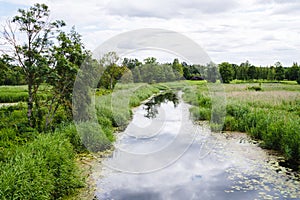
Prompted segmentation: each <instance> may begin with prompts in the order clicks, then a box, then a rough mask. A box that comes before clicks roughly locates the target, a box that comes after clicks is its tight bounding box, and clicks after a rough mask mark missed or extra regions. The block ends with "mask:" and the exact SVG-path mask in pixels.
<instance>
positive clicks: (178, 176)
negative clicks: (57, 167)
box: [94, 94, 300, 200]
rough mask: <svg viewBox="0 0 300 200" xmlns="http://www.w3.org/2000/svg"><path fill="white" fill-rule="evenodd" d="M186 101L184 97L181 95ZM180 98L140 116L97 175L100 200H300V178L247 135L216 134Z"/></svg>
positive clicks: (148, 107)
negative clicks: (195, 118) (193, 118)
mask: <svg viewBox="0 0 300 200" xmlns="http://www.w3.org/2000/svg"><path fill="white" fill-rule="evenodd" d="M179 96H180V95H179ZM188 109H189V106H188V105H187V104H185V103H183V102H182V101H181V100H180V98H179V97H177V96H176V95H174V94H166V95H161V96H159V97H156V98H154V99H151V100H150V101H149V102H148V103H146V104H145V105H142V106H140V107H138V108H136V109H135V110H134V117H133V120H132V122H131V123H130V124H129V126H128V127H127V129H126V130H125V131H124V132H123V133H120V134H119V136H118V139H117V142H116V144H115V146H116V149H115V150H114V152H113V154H112V155H111V156H109V157H108V158H106V159H104V161H103V163H102V164H101V165H99V167H101V173H100V174H101V176H99V171H98V173H97V172H96V173H95V174H94V176H95V178H96V179H97V191H96V196H97V198H98V199H101V200H102V199H114V200H119V199H120V200H121V199H122V200H127V199H128V200H135V199H138V200H143V199H145V200H165V199H170V200H171V199H172V200H173V199H174V200H176V199H178V200H182V199H203V200H209V199H213V200H217V199H222V200H223V199H230V200H240V199H243V200H247V199H249V200H250V199H300V189H299V188H300V184H299V177H297V175H296V174H294V173H293V172H292V170H290V169H288V168H284V167H281V166H279V165H278V162H277V158H276V157H275V156H271V155H269V154H268V153H267V152H266V151H265V150H263V149H261V148H259V147H258V146H257V145H256V144H255V143H254V142H253V141H251V140H250V139H249V138H248V137H247V136H246V135H245V134H241V133H226V134H221V133H211V131H210V130H209V129H208V128H207V126H206V125H205V124H202V125H199V124H198V125H196V124H194V123H193V122H192V121H191V120H190V118H189V112H188Z"/></svg>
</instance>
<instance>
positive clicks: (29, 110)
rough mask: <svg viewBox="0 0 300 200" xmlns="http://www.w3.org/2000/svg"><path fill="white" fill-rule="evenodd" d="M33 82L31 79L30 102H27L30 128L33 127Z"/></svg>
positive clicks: (29, 87) (29, 82)
mask: <svg viewBox="0 0 300 200" xmlns="http://www.w3.org/2000/svg"><path fill="white" fill-rule="evenodd" d="M32 86H33V80H32V78H31V77H29V79H28V101H27V106H28V107H27V119H28V123H29V126H30V127H33V120H32V111H33V93H32V89H33V88H32Z"/></svg>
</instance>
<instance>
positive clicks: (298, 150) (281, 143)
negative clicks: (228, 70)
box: [184, 83, 300, 162]
mask: <svg viewBox="0 0 300 200" xmlns="http://www.w3.org/2000/svg"><path fill="white" fill-rule="evenodd" d="M253 85H254V84H252V86H253ZM250 86H251V84H250ZM248 87H249V84H248V83H247V84H238V85H236V84H230V85H225V89H226V97H227V105H226V118H225V123H224V127H223V130H226V131H241V132H247V133H249V135H250V136H252V137H253V138H255V139H258V140H261V141H262V143H261V145H262V146H263V147H265V148H269V149H274V150H278V151H280V152H281V153H282V154H283V155H284V156H285V157H286V158H287V159H289V160H292V161H296V162H299V160H300V87H299V85H290V84H280V83H277V84H274V83H270V84H267V83H264V84H262V88H263V91H249V90H247V88H248ZM184 92H185V94H184V100H185V101H186V102H188V103H190V104H192V105H193V107H192V108H190V112H191V115H192V117H193V118H194V119H195V120H212V118H213V113H216V114H217V115H218V111H217V112H215V110H213V111H212V107H211V105H212V100H211V99H210V96H209V93H208V89H207V87H205V86H203V85H201V84H199V85H196V84H194V83H193V85H191V86H190V87H187V88H186V89H185V90H184ZM212 129H213V127H212Z"/></svg>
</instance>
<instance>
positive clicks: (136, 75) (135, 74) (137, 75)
mask: <svg viewBox="0 0 300 200" xmlns="http://www.w3.org/2000/svg"><path fill="white" fill-rule="evenodd" d="M131 71H132V76H133V81H134V82H135V83H139V82H142V77H141V72H140V66H138V67H135V68H133V69H132V70H131Z"/></svg>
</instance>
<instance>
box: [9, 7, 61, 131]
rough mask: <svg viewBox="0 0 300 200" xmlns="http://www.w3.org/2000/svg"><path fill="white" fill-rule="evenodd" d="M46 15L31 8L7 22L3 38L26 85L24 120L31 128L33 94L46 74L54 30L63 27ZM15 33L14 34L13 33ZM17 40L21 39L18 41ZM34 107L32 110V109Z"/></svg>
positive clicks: (35, 99)
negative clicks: (25, 113) (25, 118)
mask: <svg viewBox="0 0 300 200" xmlns="http://www.w3.org/2000/svg"><path fill="white" fill-rule="evenodd" d="M49 14H50V11H49V9H48V6H47V5H45V4H35V5H34V6H33V7H30V8H29V9H27V10H24V9H19V10H18V14H17V15H16V16H15V17H14V18H13V19H12V20H10V21H8V22H7V24H6V26H5V28H4V32H3V36H4V38H5V40H6V42H7V44H8V45H9V46H10V47H11V50H12V52H13V54H14V55H13V58H14V60H15V61H17V62H18V64H19V65H20V66H21V67H22V69H23V71H24V74H25V76H26V82H27V84H28V102H27V105H28V109H27V118H28V122H29V125H30V126H31V127H34V126H35V124H36V122H35V119H34V110H36V111H37V112H39V100H38V97H37V92H38V90H39V86H40V85H41V83H43V82H44V80H45V77H46V75H47V74H48V72H49V69H50V68H49V65H48V54H49V48H50V47H51V45H52V44H53V41H52V39H53V35H54V34H55V30H57V29H59V28H61V27H62V26H64V25H65V23H64V22H63V21H59V20H57V21H53V22H52V21H50V19H49ZM16 29H17V30H18V32H16V31H15V30H16ZM18 38H21V39H20V40H18ZM34 106H35V109H34Z"/></svg>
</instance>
